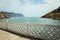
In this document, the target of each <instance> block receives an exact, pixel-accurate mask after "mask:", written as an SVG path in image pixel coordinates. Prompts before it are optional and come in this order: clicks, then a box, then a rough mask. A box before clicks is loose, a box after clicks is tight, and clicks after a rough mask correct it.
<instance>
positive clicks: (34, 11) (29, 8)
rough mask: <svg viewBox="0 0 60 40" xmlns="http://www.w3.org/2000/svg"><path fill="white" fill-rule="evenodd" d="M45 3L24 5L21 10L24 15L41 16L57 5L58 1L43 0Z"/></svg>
mask: <svg viewBox="0 0 60 40" xmlns="http://www.w3.org/2000/svg"><path fill="white" fill-rule="evenodd" d="M44 1H45V2H46V4H37V5H32V4H28V5H26V4H25V5H24V6H23V7H22V12H23V14H24V15H25V16H26V17H41V16H43V15H45V14H46V13H48V12H50V11H52V10H54V9H56V8H58V7H59V1H57V0H44Z"/></svg>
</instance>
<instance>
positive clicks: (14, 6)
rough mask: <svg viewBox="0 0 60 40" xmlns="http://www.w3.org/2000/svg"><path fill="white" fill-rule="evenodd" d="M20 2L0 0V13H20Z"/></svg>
mask: <svg viewBox="0 0 60 40" xmlns="http://www.w3.org/2000/svg"><path fill="white" fill-rule="evenodd" d="M20 9H21V6H20V2H19V1H17V0H0V11H9V12H20Z"/></svg>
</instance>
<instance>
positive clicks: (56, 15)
mask: <svg viewBox="0 0 60 40" xmlns="http://www.w3.org/2000/svg"><path fill="white" fill-rule="evenodd" d="M42 18H52V19H57V20H60V7H59V8H57V9H55V10H53V11H52V12H50V13H47V14H46V15H44V16H42Z"/></svg>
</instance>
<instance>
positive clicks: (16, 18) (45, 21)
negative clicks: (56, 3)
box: [3, 17, 60, 25]
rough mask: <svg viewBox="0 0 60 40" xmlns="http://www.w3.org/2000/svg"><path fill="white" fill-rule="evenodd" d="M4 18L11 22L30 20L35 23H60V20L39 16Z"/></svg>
mask: <svg viewBox="0 0 60 40" xmlns="http://www.w3.org/2000/svg"><path fill="white" fill-rule="evenodd" d="M3 20H8V21H10V22H29V23H34V24H46V25H60V20H53V19H47V18H39V17H11V18H7V19H3Z"/></svg>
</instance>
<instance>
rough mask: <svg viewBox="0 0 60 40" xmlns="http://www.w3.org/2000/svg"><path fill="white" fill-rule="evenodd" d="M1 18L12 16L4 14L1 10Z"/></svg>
mask: <svg viewBox="0 0 60 40" xmlns="http://www.w3.org/2000/svg"><path fill="white" fill-rule="evenodd" d="M0 18H1V19H4V18H10V16H8V15H5V14H3V13H1V12H0Z"/></svg>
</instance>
